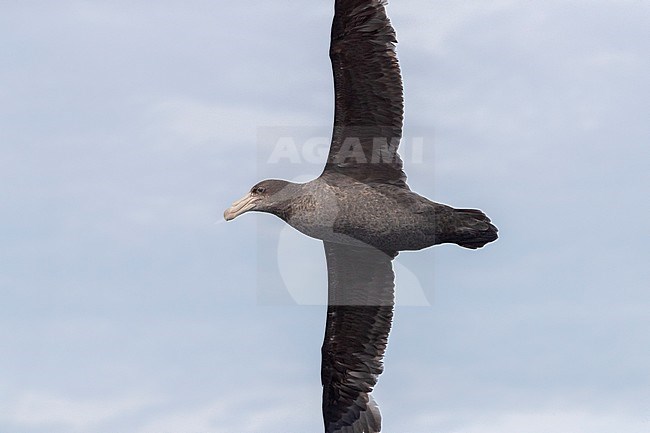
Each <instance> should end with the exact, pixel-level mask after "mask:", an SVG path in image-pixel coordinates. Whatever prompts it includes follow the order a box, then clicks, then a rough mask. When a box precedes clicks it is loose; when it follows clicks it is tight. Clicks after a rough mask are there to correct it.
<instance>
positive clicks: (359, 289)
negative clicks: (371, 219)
mask: <svg viewBox="0 0 650 433" xmlns="http://www.w3.org/2000/svg"><path fill="white" fill-rule="evenodd" d="M395 255H397V254H394V255H387V254H385V253H383V252H381V251H379V250H376V249H373V248H365V247H356V246H350V245H343V244H335V243H331V242H325V256H326V258H327V274H328V282H329V295H328V307H327V325H326V329H325V340H324V342H323V348H322V366H321V381H322V384H323V419H324V421H325V433H376V432H379V431H380V429H381V416H380V414H379V408H378V407H377V405H376V404H375V402H374V400H373V399H372V397H371V396H370V392H371V391H372V389H373V387H374V386H375V384H376V383H377V378H378V376H379V375H380V374H381V372H382V371H383V363H382V358H383V356H384V351H385V350H386V344H387V342H388V333H389V332H390V327H391V321H392V317H393V304H394V296H393V292H394V287H395V285H394V274H393V266H392V263H391V261H392V260H393V258H394V257H395Z"/></svg>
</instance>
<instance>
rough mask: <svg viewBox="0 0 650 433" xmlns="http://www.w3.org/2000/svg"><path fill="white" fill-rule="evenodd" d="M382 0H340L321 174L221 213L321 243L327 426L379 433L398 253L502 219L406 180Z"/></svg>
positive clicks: (259, 190)
mask: <svg viewBox="0 0 650 433" xmlns="http://www.w3.org/2000/svg"><path fill="white" fill-rule="evenodd" d="M385 4H386V1H385V0H336V1H335V13H334V21H333V24H332V34H331V43H330V58H331V60H332V69H333V72H334V87H335V115H334V131H333V134H332V143H331V146H330V151H329V155H328V159H327V162H326V164H325V169H324V170H323V173H322V174H321V175H320V176H319V177H318V178H317V179H314V180H312V181H310V182H307V183H303V184H297V183H292V182H287V181H284V180H264V181H262V182H259V183H258V184H256V185H255V186H253V187H252V188H251V189H250V191H249V192H248V193H247V194H246V195H245V196H244V197H243V198H242V199H240V200H238V201H236V202H235V203H233V205H232V206H231V207H230V208H228V209H227V210H226V211H225V213H224V218H225V219H226V220H232V219H233V218H236V217H237V216H239V215H241V214H243V213H245V212H249V211H257V212H266V213H270V214H273V215H276V216H278V217H280V218H281V219H283V220H284V221H285V222H286V223H288V224H289V225H291V226H292V227H294V228H295V229H297V230H299V231H300V232H302V233H304V234H305V235H307V236H311V237H314V238H317V239H320V240H322V241H323V244H324V247H325V256H326V260H327V275H328V307H327V324H326V326H325V340H324V342H323V346H322V365H321V381H322V385H323V400H322V402H323V420H324V423H325V433H377V432H379V431H380V430H381V417H380V414H379V409H378V407H377V405H376V404H375V402H374V400H373V399H372V397H371V395H370V392H371V391H372V389H373V387H374V386H375V384H376V383H377V378H378V376H379V375H380V374H381V372H382V371H383V363H382V359H383V356H384V351H385V349H386V344H387V341H388V333H389V331H390V327H391V321H392V317H393V304H394V295H393V293H394V287H395V285H394V274H393V267H392V260H393V259H394V258H395V257H396V256H397V254H398V253H399V252H400V251H405V250H420V249H423V248H427V247H430V246H432V245H437V244H442V243H455V244H458V245H460V246H461V247H465V248H472V249H475V248H480V247H482V246H484V245H485V244H487V243H488V242H492V241H494V240H496V239H497V228H496V227H495V226H494V225H492V224H491V222H490V219H489V218H488V217H487V216H486V215H485V214H484V213H483V212H481V211H480V210H474V209H454V208H452V207H450V206H446V205H443V204H439V203H434V202H432V201H430V200H428V199H426V198H424V197H422V196H420V195H418V194H416V193H415V192H413V191H411V190H410V188H409V187H408V185H407V184H406V175H405V174H404V171H403V170H402V160H401V159H400V157H399V155H398V154H397V147H398V145H399V141H400V138H401V136H402V119H403V96H402V78H401V74H400V69H399V64H398V61H397V57H396V54H395V44H396V43H397V41H396V39H395V31H394V29H393V27H392V26H391V24H390V21H389V20H388V17H387V16H386V10H385Z"/></svg>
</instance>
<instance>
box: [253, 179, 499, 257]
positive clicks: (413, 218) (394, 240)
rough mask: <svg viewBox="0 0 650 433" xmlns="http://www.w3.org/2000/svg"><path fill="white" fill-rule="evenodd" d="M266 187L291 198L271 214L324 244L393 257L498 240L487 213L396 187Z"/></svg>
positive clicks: (320, 182) (327, 183)
mask: <svg viewBox="0 0 650 433" xmlns="http://www.w3.org/2000/svg"><path fill="white" fill-rule="evenodd" d="M266 182H279V183H280V185H281V186H280V187H281V188H283V191H282V193H281V194H286V195H287V199H286V200H283V201H282V202H280V204H279V205H278V206H277V207H275V208H272V209H269V210H268V212H269V213H272V214H275V215H276V216H278V217H280V218H282V219H283V220H284V221H285V222H287V223H288V224H289V225H291V226H292V227H293V228H295V229H296V230H298V231H300V232H302V233H304V234H305V235H307V236H310V237H313V238H316V239H320V240H323V241H329V242H336V243H340V244H349V245H357V246H372V247H374V248H377V249H379V250H381V251H384V252H386V253H389V254H394V253H397V252H399V251H413V250H421V249H424V248H427V247H430V246H433V245H436V244H442V243H448V242H453V243H458V244H459V245H461V244H466V245H463V246H467V247H469V248H477V247H481V246H483V245H484V244H485V243H487V242H491V241H493V240H494V239H496V237H497V231H496V228H495V227H494V226H493V225H492V224H491V223H490V220H489V219H488V218H487V217H486V216H485V215H484V214H483V213H482V212H480V211H476V210H469V209H454V208H452V207H450V206H446V205H443V204H440V203H435V202H432V201H431V200H429V199H427V198H425V197H422V196H421V195H419V194H417V193H415V192H413V191H411V190H409V189H408V188H403V187H399V186H395V185H392V184H384V183H377V184H366V183H363V182H359V181H357V180H355V179H353V178H349V177H346V176H343V175H340V174H338V173H333V174H331V175H328V176H325V177H323V176H321V177H319V178H317V179H314V180H312V181H310V182H307V183H304V184H284V181H266ZM259 185H264V183H261V184H259ZM472 241H473V242H474V244H475V246H473V247H471V246H469V244H468V242H472Z"/></svg>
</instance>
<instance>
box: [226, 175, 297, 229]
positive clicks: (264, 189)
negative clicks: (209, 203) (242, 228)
mask: <svg viewBox="0 0 650 433" xmlns="http://www.w3.org/2000/svg"><path fill="white" fill-rule="evenodd" d="M297 186H298V184H295V183H291V182H287V181H286V180H277V179H267V180H263V181H261V182H259V183H257V184H255V185H254V186H253V187H252V188H251V189H250V191H248V193H247V194H246V195H245V196H244V197H242V198H241V199H239V200H237V201H236V202H234V203H233V204H232V206H230V207H229V208H228V209H226V211H225V212H224V213H223V217H224V218H225V219H226V221H230V220H232V219H235V218H237V217H238V216H239V215H241V214H243V213H246V212H248V211H257V212H268V213H272V214H275V215H278V216H281V215H282V213H283V212H284V211H286V208H287V206H289V202H290V201H291V199H292V197H293V196H295V194H296V191H295V189H296V187H297Z"/></svg>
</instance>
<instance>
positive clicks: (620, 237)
mask: <svg viewBox="0 0 650 433" xmlns="http://www.w3.org/2000/svg"><path fill="white" fill-rule="evenodd" d="M296 5H298V3H296V2H288V1H277V2H270V1H264V2H262V1H256V0H254V1H249V2H215V1H207V0H204V1H199V0H196V1H185V2H180V1H171V0H162V1H158V2H144V1H129V2H127V1H110V2H109V1H81V0H79V1H69V0H61V1H57V2H39V1H24V2H11V1H5V2H2V3H0V41H1V42H0V54H2V58H3V59H4V61H2V62H1V64H0V82H2V84H3V85H2V86H0V101H1V102H2V103H1V104H0V198H1V199H0V227H1V228H0V347H2V351H1V356H0V432H2V433H115V432H129V433H233V432H234V433H306V432H321V431H322V420H321V414H320V398H321V387H320V376H319V375H320V345H321V343H322V338H323V329H324V328H323V327H324V324H325V307H324V306H323V305H322V302H321V300H322V299H324V296H325V290H326V275H325V260H324V256H323V252H322V246H321V245H320V242H318V241H315V240H312V239H308V238H305V237H303V236H302V235H299V234H297V233H296V232H294V231H292V230H291V229H287V228H285V226H284V223H282V222H281V221H280V220H278V219H276V218H274V217H272V216H270V215H262V214H250V215H245V216H242V217H240V218H238V219H237V220H235V221H232V222H229V223H225V222H224V221H223V218H222V213H223V210H224V209H225V208H226V207H228V206H229V205H230V203H231V202H232V201H233V200H235V199H237V198H239V197H240V196H242V195H243V194H244V193H245V192H246V191H247V190H248V189H249V188H250V187H251V186H252V185H253V184H254V183H256V182H257V181H258V180H261V179H262V178H265V177H274V178H285V179H290V180H307V179H309V178H310V177H313V176H317V175H318V174H319V172H320V170H321V169H322V164H323V162H324V157H323V155H322V151H323V149H326V146H327V144H326V143H327V140H328V136H329V133H330V129H331V123H332V110H333V108H332V101H333V89H332V82H331V81H332V79H331V70H330V64H329V58H328V56H327V49H328V44H329V27H330V24H331V17H332V10H333V2H330V1H323V0H302V1H301V2H300V3H299V6H296ZM388 13H389V16H390V17H391V18H392V21H393V24H394V26H395V28H396V30H397V35H398V39H399V41H400V43H399V45H398V48H397V50H398V56H399V58H400V61H401V65H402V68H403V75H404V80H405V97H406V122H405V130H404V134H405V138H404V141H403V145H402V147H401V149H402V150H401V154H402V155H403V157H404V160H405V169H406V172H407V174H408V176H409V185H410V186H411V188H412V189H413V190H414V191H417V192H418V193H420V194H422V195H425V196H427V197H429V198H430V199H433V200H436V201H440V202H443V203H447V204H450V205H453V206H456V207H475V208H480V209H483V210H484V211H485V212H486V213H487V214H488V215H489V216H490V217H491V218H492V220H493V221H494V223H495V224H496V225H497V226H498V227H499V230H500V236H501V237H500V239H499V240H498V241H497V242H496V243H493V244H490V245H488V246H487V247H485V248H484V249H482V250H479V251H468V250H463V249H461V248H458V247H456V246H441V247H435V248H433V249H429V250H426V251H421V252H417V253H405V254H401V255H400V256H399V257H398V259H397V262H396V268H397V282H396V285H397V297H398V300H399V302H400V306H398V307H397V309H396V313H395V321H394V327H393V332H392V334H391V336H390V343H389V347H388V352H387V355H386V359H385V372H384V374H383V375H382V376H381V377H380V380H379V383H378V385H377V387H376V389H375V392H374V394H373V395H374V396H375V398H376V400H377V401H378V403H379V406H380V408H381V410H382V414H383V417H384V428H383V430H382V432H386V433H398V432H399V433H549V432H553V433H612V432H626V433H647V432H649V431H650V370H649V369H648V365H650V314H649V313H650V267H649V266H648V263H649V261H650V252H649V250H648V245H647V241H648V239H650V229H649V228H648V227H649V226H650V225H649V224H648V222H647V221H648V215H650V202H649V201H648V196H650V186H649V185H650V174H649V173H650V150H649V149H650V147H649V146H648V145H649V143H650V122H648V119H649V118H650V102H649V101H650V99H649V98H648V95H650V78H649V77H650V76H649V75H648V70H650V57H648V53H649V52H650V25H649V24H650V5H649V4H648V3H647V2H643V1H633V0H629V1H620V0H617V1H613V0H612V1H610V0H593V1H578V0H564V1H545V2H524V1H508V0H499V1H490V2H486V1H474V0H472V1H469V0H468V1H458V0H457V1H449V0H448V1H430V0H429V1H426V0H393V1H392V2H391V3H390V4H389V6H388ZM286 136H289V137H291V138H292V139H293V143H295V145H296V149H297V151H298V159H297V160H293V161H291V160H289V159H287V158H284V159H280V160H277V158H276V159H270V156H271V155H272V153H273V150H274V147H273V146H274V145H277V139H278V137H286ZM284 143H285V144H286V143H287V142H286V141H285V142H284ZM323 146H324V147H323ZM319 158H320V159H319ZM303 304H315V305H303Z"/></svg>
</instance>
